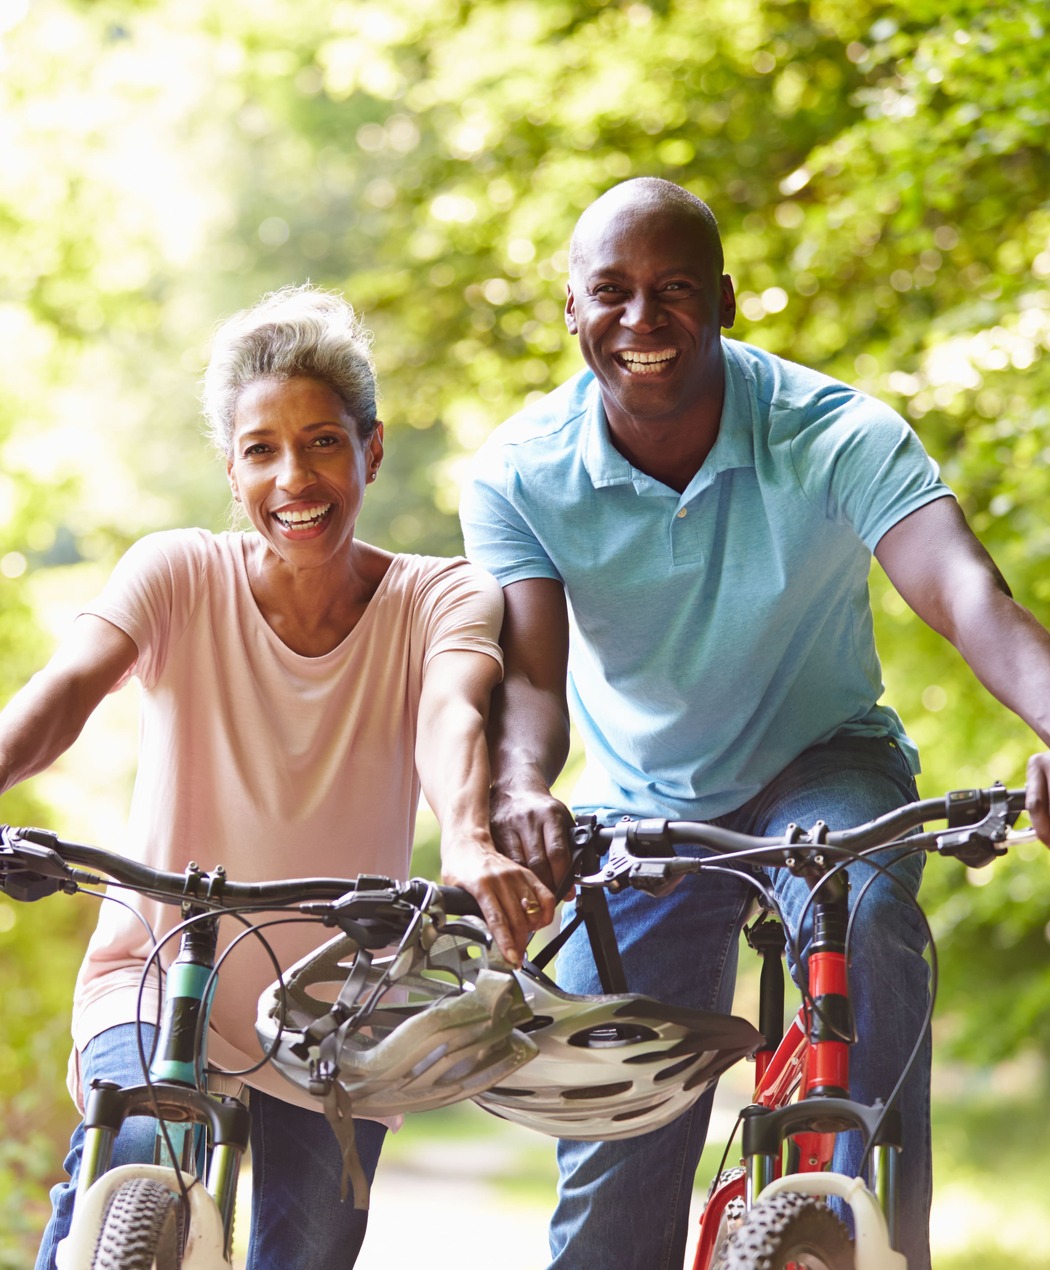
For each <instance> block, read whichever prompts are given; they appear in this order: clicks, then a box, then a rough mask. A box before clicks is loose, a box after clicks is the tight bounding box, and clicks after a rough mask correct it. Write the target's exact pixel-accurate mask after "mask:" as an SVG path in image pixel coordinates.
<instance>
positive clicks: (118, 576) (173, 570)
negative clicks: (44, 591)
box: [78, 532, 196, 688]
mask: <svg viewBox="0 0 1050 1270" xmlns="http://www.w3.org/2000/svg"><path fill="white" fill-rule="evenodd" d="M186 546H187V544H186V540H185V538H184V536H183V535H181V534H179V533H177V532H166V533H156V534H149V535H147V536H146V537H145V538H142V539H140V540H139V541H138V542H136V543H135V544H134V545H133V546H131V547H129V548H128V550H127V551H126V552H125V554H124V555H123V556H122V557H121V559H120V560H119V561H118V563H117V566H116V568H115V569H114V570H113V573H112V574H111V575H110V578H109V581H108V582H107V583H106V585H105V587H104V588H103V589H102V593H101V594H100V595H99V596H98V598H97V599H96V600H94V601H93V602H92V603H91V604H89V605H87V606H86V607H85V608H84V609H83V610H82V612H83V613H86V614H93V615H94V616H96V617H101V618H105V620H106V621H107V622H112V624H113V625H114V626H116V627H117V628H118V629H119V630H122V631H123V632H124V634H125V635H128V636H129V637H130V638H131V639H132V640H133V641H134V643H135V647H136V648H137V649H138V656H137V658H136V659H135V664H134V665H133V666H132V667H131V668H130V670H129V671H128V674H127V675H126V676H125V677H124V680H122V681H121V682H122V683H123V682H125V681H126V679H127V678H129V677H130V676H131V675H135V676H136V677H137V678H138V679H139V680H140V681H141V682H142V684H143V686H144V687H147V688H149V687H152V686H153V684H155V683H156V681H157V679H158V678H159V676H160V674H161V671H162V670H163V668H164V663H165V660H166V658H167V652H168V648H169V647H170V645H171V641H172V640H173V639H175V638H177V637H178V633H179V632H180V631H181V630H182V629H183V628H184V626H185V623H186V621H187V620H188V616H189V613H190V611H191V609H192V605H193V603H194V594H195V590H196V588H195V587H194V586H193V578H194V577H195V571H194V569H193V567H192V561H191V558H190V555H189V553H188V552H187V550H186ZM78 616H79V614H78ZM118 686H119V685H118Z"/></svg>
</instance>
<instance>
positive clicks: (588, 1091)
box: [561, 1080, 634, 1102]
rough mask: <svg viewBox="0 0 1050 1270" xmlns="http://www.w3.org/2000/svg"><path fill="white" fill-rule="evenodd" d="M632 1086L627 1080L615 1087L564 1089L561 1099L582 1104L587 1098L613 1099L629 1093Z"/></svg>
mask: <svg viewBox="0 0 1050 1270" xmlns="http://www.w3.org/2000/svg"><path fill="white" fill-rule="evenodd" d="M633 1088H634V1085H633V1084H632V1083H631V1082H630V1081H629V1080H623V1081H620V1082H619V1083H618V1084H615V1085H584V1086H583V1087H582V1088H581V1089H565V1090H563V1091H562V1095H561V1096H562V1097H563V1098H564V1099H565V1100H566V1102H576V1101H579V1102H584V1101H586V1100H587V1099H588V1098H615V1097H617V1095H619V1094H626V1093H629V1092H630V1091H631V1090H632V1089H633Z"/></svg>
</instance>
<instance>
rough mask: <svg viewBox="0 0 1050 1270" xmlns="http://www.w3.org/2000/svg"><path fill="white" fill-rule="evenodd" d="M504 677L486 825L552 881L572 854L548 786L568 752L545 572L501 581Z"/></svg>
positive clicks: (559, 613) (560, 610) (497, 702)
mask: <svg viewBox="0 0 1050 1270" xmlns="http://www.w3.org/2000/svg"><path fill="white" fill-rule="evenodd" d="M503 600H504V617H503V630H502V633H501V635H500V643H501V644H502V646H503V656H504V673H503V682H502V684H501V685H500V686H499V687H498V688H497V689H496V692H495V694H494V696H493V703H492V725H491V728H490V752H491V756H492V799H491V816H492V832H493V835H494V837H495V839H496V842H497V844H498V846H499V848H500V850H501V851H502V852H503V853H504V854H505V855H507V856H509V857H510V859H512V860H516V861H518V863H520V864H524V865H526V866H527V867H528V868H530V869H531V870H532V871H533V872H534V873H535V874H536V876H537V877H539V878H540V879H542V881H544V882H545V883H546V884H547V886H549V887H551V888H554V887H555V886H556V884H557V883H558V882H559V881H560V880H561V878H562V877H563V875H564V874H565V872H566V871H567V869H568V867H569V862H570V859H571V834H572V816H571V814H570V812H569V810H568V808H567V807H565V805H564V804H563V803H560V802H559V801H558V800H557V799H556V798H555V797H554V796H553V795H552V794H551V785H552V784H553V783H554V780H555V779H556V777H557V776H558V773H559V772H560V771H561V769H562V767H563V766H564V763H565V759H566V756H567V755H568V752H569V709H568V705H567V702H566V698H565V682H566V673H567V669H568V659H569V617H568V609H567V606H566V602H565V590H564V588H563V587H562V584H561V583H560V582H556V581H553V580H552V579H550V578H530V579H527V580H526V581H523V582H512V583H511V584H510V585H509V586H506V587H504V590H503Z"/></svg>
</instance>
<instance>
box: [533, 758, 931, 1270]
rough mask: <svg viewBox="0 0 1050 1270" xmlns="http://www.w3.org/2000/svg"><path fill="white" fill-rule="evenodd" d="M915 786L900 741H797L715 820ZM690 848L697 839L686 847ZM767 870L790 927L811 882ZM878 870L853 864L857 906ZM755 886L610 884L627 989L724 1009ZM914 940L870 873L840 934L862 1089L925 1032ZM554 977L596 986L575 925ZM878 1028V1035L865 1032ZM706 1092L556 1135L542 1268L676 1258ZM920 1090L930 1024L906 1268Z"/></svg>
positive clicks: (907, 879)
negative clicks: (601, 1127) (669, 1110)
mask: <svg viewBox="0 0 1050 1270" xmlns="http://www.w3.org/2000/svg"><path fill="white" fill-rule="evenodd" d="M917 796H918V795H917V792H916V790H915V783H914V781H913V779H912V776H911V773H910V771H909V769H908V765H907V762H906V761H905V759H904V757H903V755H902V754H901V753H900V751H899V749H898V748H897V746H896V745H895V744H893V743H892V742H890V741H888V740H882V739H869V738H838V739H837V740H835V741H834V742H832V743H831V744H827V745H820V746H815V747H813V748H812V749H809V750H806V751H805V752H804V753H803V754H801V755H800V756H799V757H798V758H797V759H795V760H794V761H793V762H792V763H791V764H789V766H788V767H787V768H785V770H784V771H783V772H781V773H780V774H779V775H778V776H777V777H776V778H775V779H774V780H773V781H772V782H771V783H770V784H769V786H767V788H766V789H764V790H763V791H762V792H761V793H760V794H758V795H756V796H755V797H754V798H753V799H752V800H751V801H750V802H748V803H747V804H745V805H744V806H743V807H741V808H739V809H738V810H736V811H734V812H731V813H729V814H728V815H726V816H722V817H720V818H719V819H718V820H717V821H715V822H714V823H716V824H720V825H723V826H724V827H726V828H729V829H737V830H740V831H742V832H745V833H751V834H759V835H776V834H780V833H783V832H784V831H785V830H786V828H787V827H788V825H790V824H792V823H795V824H799V825H801V826H803V827H804V828H811V827H812V826H813V825H814V824H815V822H816V821H818V820H824V821H826V822H827V823H828V825H829V826H830V827H831V828H833V829H835V828H840V829H841V828H848V827H850V826H852V825H856V824H860V823H861V822H863V821H865V820H870V819H872V818H873V817H875V816H878V815H882V814H883V813H885V812H887V811H891V810H893V809H894V808H895V807H898V806H901V805H902V804H903V803H906V802H911V801H913V800H914V799H915V798H916V797H917ZM690 853H693V854H703V853H702V852H701V851H700V850H699V849H695V850H694V851H693V852H690V849H689V848H685V849H683V850H682V854H690ZM880 858H882V857H880ZM883 862H885V861H883ZM922 865H923V861H922V859H921V857H910V858H908V859H906V860H897V861H896V862H895V863H894V864H893V872H894V874H895V875H896V876H897V877H898V878H899V879H900V881H901V883H902V884H903V886H904V888H905V890H906V892H907V895H908V896H914V895H915V894H917V892H918V888H919V882H920V880H921V877H922ZM767 872H768V874H769V877H770V879H771V881H772V885H773V887H774V890H775V892H776V897H777V901H778V903H779V904H780V906H781V909H782V911H783V915H784V918H785V921H786V923H787V925H788V929H789V931H792V930H794V929H797V924H798V921H799V915H800V913H801V912H802V909H803V905H804V904H805V901H806V897H807V895H808V893H809V888H808V886H807V885H806V883H805V882H803V881H801V880H800V879H798V878H795V877H793V876H792V875H791V874H789V873H788V872H787V871H786V870H784V869H770V870H768V871H767ZM875 872H876V871H875V870H874V869H872V868H871V867H870V866H866V865H851V866H850V869H849V876H850V888H851V890H850V904H851V906H852V905H853V903H854V902H855V901H856V899H857V897H858V896H859V895H860V893H861V891H862V890H863V888H864V884H865V882H866V881H867V879H868V878H869V877H870V876H871V875H872V874H873V873H875ZM754 894H755V893H754V891H753V889H752V888H751V887H750V886H749V885H748V884H747V883H745V882H743V881H741V880H739V879H738V878H735V877H733V876H732V875H727V874H724V873H714V872H711V873H705V874H702V875H700V876H698V877H689V878H686V879H685V880H684V881H683V882H682V883H681V884H680V885H679V886H678V887H677V888H676V889H675V890H674V891H673V892H672V894H671V895H670V896H668V897H666V898H664V899H660V900H654V899H652V898H651V897H649V896H647V895H644V894H641V893H640V892H637V891H631V890H627V891H624V892H622V893H620V894H619V895H612V896H610V897H609V908H610V911H611V913H612V917H613V922H614V924H615V927H616V934H617V940H618V942H619V946H620V951H621V954H622V956H623V961H624V967H625V970H626V973H627V982H628V985H629V987H630V989H631V990H632V991H634V992H642V993H645V994H646V995H648V996H652V997H655V998H657V999H658V1000H661V1001H668V1002H673V1003H675V1004H679V1005H685V1006H689V1007H691V1008H693V1009H697V1010H718V1011H729V1010H730V1009H731V1008H732V1001H733V989H734V981H735V977H736V963H737V944H738V939H739V932H740V928H741V925H742V923H743V921H744V919H745V916H746V914H747V912H748V910H749V908H750V906H751V905H752V903H753V899H754ZM924 947H925V931H924V927H923V923H922V921H921V919H919V917H918V916H917V914H916V913H915V911H914V909H913V907H912V905H911V904H910V902H909V901H908V899H907V898H906V897H902V895H901V894H900V892H899V891H898V888H897V887H896V886H894V884H893V883H892V882H891V881H890V880H889V879H888V878H885V877H881V876H877V877H876V880H875V881H874V882H873V884H872V885H871V887H870V888H869V889H868V890H867V891H866V892H865V894H864V902H863V904H862V905H861V906H860V908H859V910H858V914H857V918H856V920H855V921H854V923H853V929H852V931H851V934H850V950H851V973H850V987H851V997H852V1001H853V1008H854V1013H855V1020H856V1027H857V1033H858V1037H859V1043H858V1044H857V1045H855V1046H854V1047H853V1050H852V1053H851V1056H850V1074H851V1084H852V1087H853V1088H852V1096H853V1097H854V1098H856V1099H857V1100H858V1101H860V1102H868V1103H870V1102H873V1101H874V1100H875V1099H876V1098H886V1097H888V1095H889V1094H890V1093H891V1091H892V1089H893V1087H894V1085H895V1084H896V1082H897V1079H898V1077H899V1076H900V1075H901V1073H902V1071H903V1070H904V1068H905V1065H906V1064H907V1062H908V1059H909V1057H910V1055H911V1053H912V1049H913V1047H914V1046H915V1044H916V1041H917V1040H918V1039H919V1032H920V1030H921V1026H922V1022H923V1019H924V1017H925V1013H926V1008H927V1004H928V1001H929V972H928V968H927V966H926V962H925V961H924V959H923V950H924ZM557 978H558V982H559V984H560V985H561V986H562V987H563V988H565V989H567V990H569V991H570V992H597V991H600V990H601V989H600V986H599V983H598V978H597V973H596V971H595V967H594V961H593V958H592V957H591V953H590V948H589V946H588V942H587V938H586V935H585V933H584V932H583V931H582V930H580V931H578V932H576V934H574V935H573V937H572V938H571V939H570V940H569V942H568V943H567V945H566V947H565V948H564V949H562V951H561V953H560V954H559V956H558V966H557ZM873 1036H874V1037H875V1038H876V1043H875V1044H865V1039H866V1038H870V1037H873ZM713 1096H714V1091H713V1090H709V1091H708V1092H707V1093H706V1094H704V1096H703V1097H702V1098H701V1099H699V1100H698V1101H697V1102H696V1103H695V1104H694V1105H693V1107H692V1108H691V1109H690V1110H689V1111H687V1112H686V1113H685V1114H684V1115H682V1116H681V1117H679V1119H678V1120H676V1121H674V1122H673V1123H672V1124H670V1125H667V1126H665V1127H664V1128H663V1129H658V1130H656V1131H655V1132H653V1133H648V1134H644V1135H642V1136H640V1137H637V1138H628V1139H625V1140H622V1141H618V1142H569V1141H561V1142H559V1143H558V1167H559V1172H560V1174H561V1180H560V1185H559V1191H558V1204H557V1207H556V1209H555V1212H554V1216H553V1218H552V1219H551V1228H550V1243H551V1255H552V1261H551V1270H598V1267H604V1266H615V1267H616V1270H681V1266H682V1264H683V1262H684V1260H685V1249H686V1242H687V1239H688V1235H689V1232H688V1229H687V1227H688V1216H689V1202H690V1193H691V1190H692V1184H693V1176H694V1174H695V1172H696V1169H697V1166H698V1164H699V1161H700V1153H701V1151H702V1150H703V1146H704V1139H705V1137H706V1135H707V1125H708V1119H709V1117H710V1113H711V1104H712V1100H713ZM929 1099H930V1042H929V1036H928V1034H927V1036H926V1037H925V1038H924V1039H923V1040H922V1041H921V1043H920V1046H919V1055H918V1059H917V1061H916V1062H915V1064H914V1065H913V1067H912V1069H911V1074H910V1077H909V1079H908V1081H907V1083H906V1084H905V1086H904V1089H903V1092H902V1095H901V1100H900V1103H899V1104H898V1105H899V1106H900V1110H901V1113H902V1116H903V1120H904V1157H903V1179H902V1187H901V1191H902V1196H903V1212H902V1213H901V1223H900V1243H901V1245H902V1247H901V1250H902V1251H903V1252H904V1254H905V1256H906V1257H907V1259H908V1266H909V1270H928V1267H929V1264H930V1260H929V1257H930V1253H929V1209H930V1197H931V1189H932V1167H931V1152H930V1112H929ZM858 1137H859V1135H858V1134H855V1133H853V1134H847V1135H843V1137H842V1140H841V1142H840V1146H839V1148H838V1149H837V1152H836V1157H835V1161H834V1167H835V1168H836V1169H840V1170H842V1171H844V1172H848V1173H850V1174H855V1172H856V1165H857V1162H858V1159H859V1155H860V1148H859V1144H858V1143H857V1141H856V1139H857V1138H858Z"/></svg>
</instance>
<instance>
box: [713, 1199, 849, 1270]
mask: <svg viewBox="0 0 1050 1270" xmlns="http://www.w3.org/2000/svg"><path fill="white" fill-rule="evenodd" d="M789 1267H791V1268H792V1270H794V1268H796V1267H797V1270H853V1267H854V1258H853V1241H852V1239H851V1238H850V1234H849V1231H848V1230H847V1229H846V1225H845V1223H844V1222H843V1221H841V1220H840V1219H839V1218H838V1217H837V1216H836V1215H835V1214H834V1213H833V1212H832V1211H831V1209H830V1208H828V1206H827V1204H826V1203H825V1202H824V1200H823V1199H821V1198H820V1197H819V1196H816V1195H801V1194H799V1193H798V1192H796V1191H785V1192H784V1193H783V1194H782V1195H774V1196H773V1197H772V1198H771V1199H769V1200H765V1201H763V1202H762V1203H760V1204H756V1205H755V1207H754V1208H753V1209H752V1210H751V1211H750V1212H749V1213H748V1215H747V1217H746V1218H745V1220H744V1223H743V1225H742V1226H741V1227H740V1228H739V1230H736V1231H734V1233H733V1234H732V1235H731V1236H730V1237H729V1239H727V1240H726V1242H725V1244H724V1245H723V1246H722V1249H721V1252H720V1255H719V1257H718V1259H717V1260H716V1262H715V1270H788V1268H789Z"/></svg>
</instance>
